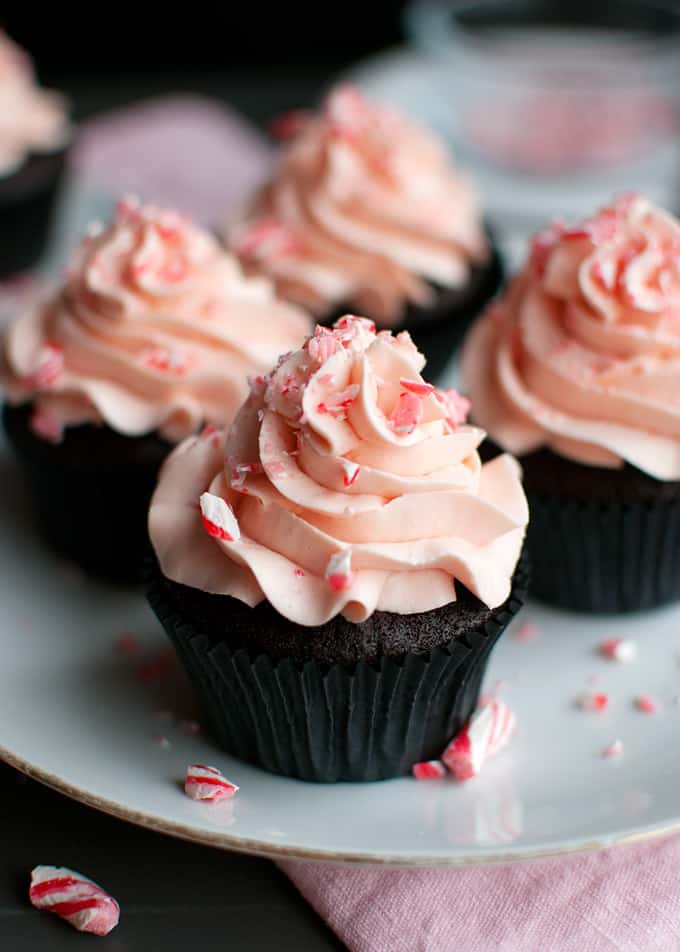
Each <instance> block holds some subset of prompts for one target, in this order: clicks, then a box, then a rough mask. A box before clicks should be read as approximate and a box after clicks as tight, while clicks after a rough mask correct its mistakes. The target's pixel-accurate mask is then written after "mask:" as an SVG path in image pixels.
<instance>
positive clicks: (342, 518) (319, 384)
mask: <svg viewBox="0 0 680 952" xmlns="http://www.w3.org/2000/svg"><path fill="white" fill-rule="evenodd" d="M423 365H424V358H423V357H422V355H421V354H420V353H419V352H418V351H417V350H416V348H415V346H414V345H413V342H412V341H411V338H410V337H409V335H408V334H407V333H406V332H402V333H401V334H398V335H397V336H396V337H393V336H392V335H391V334H390V333H389V332H388V331H382V332H380V333H378V334H376V332H375V328H374V325H373V324H372V322H370V321H367V320H365V319H364V318H356V317H352V316H347V317H345V318H342V319H341V320H340V321H338V322H337V323H336V324H335V326H334V329H333V330H332V331H331V330H328V329H326V328H323V327H317V329H316V331H315V333H314V334H313V336H312V337H310V338H309V339H308V340H307V342H306V343H305V345H304V346H303V347H302V348H301V349H299V350H297V351H295V352H293V353H292V354H289V355H286V356H285V357H283V358H282V359H281V360H280V361H279V363H278V364H277V366H276V368H275V369H274V370H273V371H272V372H271V373H270V374H268V375H267V376H266V377H265V378H259V379H257V380H255V381H253V385H252V390H251V393H250V395H249V397H248V399H247V400H246V401H245V403H244V404H243V406H242V408H241V410H240V411H239V413H238V415H237V417H236V419H235V421H234V423H233V424H232V426H231V427H230V429H229V431H228V432H217V433H214V432H210V433H207V434H204V435H202V436H195V437H191V438H190V439H188V440H186V441H185V442H184V443H182V444H181V445H180V446H179V447H178V448H177V449H176V450H175V451H174V452H173V453H172V455H171V456H170V457H169V458H168V460H167V461H166V463H165V464H164V467H163V470H162V472H161V476H160V480H159V484H158V487H157V490H156V493H155V495H154V498H153V500H152V504H151V509H150V515H149V530H150V535H151V539H152V541H153V544H154V546H155V550H156V553H157V555H158V558H159V561H160V565H161V569H162V571H163V573H164V575H165V576H166V577H168V578H170V579H173V580H175V581H177V582H181V583H183V584H185V585H189V586H192V587H194V588H198V589H201V590H203V591H206V592H212V593H217V594H220V595H231V596H233V597H235V598H238V599H240V600H241V601H243V602H245V603H246V604H247V605H250V606H254V605H256V604H258V603H259V602H261V601H262V600H264V599H267V600H268V601H269V602H270V603H271V604H272V605H273V606H274V608H276V610H277V611H278V612H279V613H280V614H282V615H284V616H285V617H287V618H289V619H290V620H292V621H294V622H296V623H299V624H301V625H307V626H312V625H320V624H323V623H324V622H326V621H328V620H329V619H330V618H332V617H334V616H335V615H337V614H342V615H344V616H345V618H347V619H348V620H350V621H352V622H362V621H364V620H365V619H366V618H368V617H369V616H370V615H371V614H372V613H373V612H374V611H391V612H398V613H402V614H409V613H413V612H422V611H427V610H430V609H434V608H437V607H440V606H442V605H445V604H448V603H450V602H452V601H455V599H456V587H455V586H456V583H457V582H459V583H461V584H463V585H464V586H465V587H466V588H468V589H469V590H470V591H471V592H473V593H474V594H475V595H477V596H478V597H479V598H480V599H481V601H482V602H484V603H485V604H486V605H488V606H489V607H497V606H498V605H500V604H501V603H502V602H503V601H505V599H506V598H507V597H508V595H509V592H510V587H511V579H512V576H513V573H514V570H515V567H516V564H517V561H518V558H519V554H520V550H521V547H522V542H523V537H524V532H525V527H526V524H527V518H528V513H527V505H526V500H525V498H524V494H523V491H522V488H521V477H520V472H519V467H518V465H517V463H516V462H515V460H514V459H512V458H511V457H510V456H500V457H498V458H497V459H496V460H494V461H493V462H491V463H487V464H486V465H484V466H482V465H481V462H480V458H479V455H478V453H477V447H478V446H479V444H480V442H481V440H482V439H483V437H484V433H483V431H482V430H480V429H478V428H476V427H473V426H468V425H466V424H465V423H464V419H465V415H466V413H467V410H468V405H467V401H466V400H464V399H463V398H462V397H460V396H459V395H458V394H457V393H456V392H455V391H446V392H444V391H440V390H437V389H436V388H434V387H432V386H431V385H429V384H427V383H426V382H425V380H424V379H423V377H422V376H421V371H422V369H423Z"/></svg>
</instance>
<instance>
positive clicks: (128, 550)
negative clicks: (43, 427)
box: [3, 404, 172, 582]
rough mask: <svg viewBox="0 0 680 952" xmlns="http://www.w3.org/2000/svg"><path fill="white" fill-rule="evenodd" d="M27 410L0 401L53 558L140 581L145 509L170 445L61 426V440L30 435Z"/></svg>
mask: <svg viewBox="0 0 680 952" xmlns="http://www.w3.org/2000/svg"><path fill="white" fill-rule="evenodd" d="M31 413H32V407H31V406H30V405H28V404H25V405H23V406H21V407H10V406H7V405H6V406H5V407H4V408H3V423H4V427H5V431H6V433H7V436H8V438H9V441H10V443H11V444H12V446H13V448H14V450H15V452H16V454H17V456H18V458H19V461H20V463H21V466H22V468H23V471H24V475H25V477H26V480H27V483H28V486H29V488H30V491H31V494H32V496H33V503H34V510H35V515H36V520H37V524H38V529H39V530H40V532H41V533H42V535H43V537H44V538H45V540H46V542H47V543H48V545H49V546H50V547H51V548H53V549H54V550H55V551H56V552H57V553H58V554H59V555H61V556H63V557H64V558H67V559H70V560H72V561H74V562H76V563H77V564H78V565H80V567H81V568H83V569H84V570H85V571H87V572H89V573H91V574H93V575H96V576H98V577H100V578H105V579H108V580H111V581H119V582H128V581H130V582H135V581H140V579H141V570H142V565H143V564H144V562H145V560H146V559H148V555H149V551H150V544H149V540H148V533H147V529H146V522H147V512H148V507H149V502H150V499H151V495H152V493H153V490H154V488H155V486H156V480H157V477H158V471H159V469H160V466H161V463H162V462H163V459H164V458H165V457H166V456H167V454H168V453H169V452H170V450H171V449H172V447H171V446H170V444H169V443H166V441H165V440H162V439H161V438H160V437H159V436H157V435H156V434H150V435H148V436H142V437H128V436H123V435H121V434H119V433H116V432H114V431H113V430H111V429H110V428H109V427H106V426H92V425H89V424H86V425H83V426H76V427H68V428H67V429H66V431H65V433H64V438H63V440H62V442H61V443H57V444H54V443H50V442H48V441H47V440H43V439H40V438H39V437H37V436H35V435H34V434H33V433H32V432H31V429H30V426H29V421H30V416H31Z"/></svg>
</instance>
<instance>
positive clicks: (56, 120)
mask: <svg viewBox="0 0 680 952" xmlns="http://www.w3.org/2000/svg"><path fill="white" fill-rule="evenodd" d="M70 138H71V127H70V124H69V119H68V107H67V103H66V100H65V99H64V97H63V96H61V95H60V94H59V93H55V92H52V91H50V90H45V89H42V88H41V87H40V86H39V85H38V84H37V80H36V77H35V73H34V71H33V66H32V63H31V60H30V58H29V57H28V55H27V54H26V53H25V52H24V51H23V50H22V49H20V48H19V47H18V46H17V45H16V44H15V43H13V42H12V41H11V40H10V38H9V37H8V36H7V34H6V33H4V32H3V31H2V30H0V278H2V277H7V276H9V275H12V274H16V273H18V272H20V271H23V270H25V269H27V268H30V267H31V266H32V265H34V264H35V263H36V262H37V261H38V259H39V258H40V256H41V254H42V253H43V251H44V249H45V246H46V243H47V238H48V236H49V228H50V224H51V220H52V212H53V209H54V205H55V200H56V197H57V194H58V190H59V185H60V182H61V180H62V178H63V174H64V170H65V166H66V152H67V146H68V143H69V140H70Z"/></svg>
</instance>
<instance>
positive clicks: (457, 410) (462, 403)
mask: <svg viewBox="0 0 680 952" xmlns="http://www.w3.org/2000/svg"><path fill="white" fill-rule="evenodd" d="M433 394H434V396H435V397H436V399H437V400H438V401H439V403H440V404H441V405H442V407H443V408H444V412H445V413H446V422H447V423H448V424H449V426H450V428H451V429H452V430H454V431H455V430H457V429H458V427H459V426H460V424H461V423H465V421H466V420H467V417H468V413H469V412H470V401H469V400H468V399H467V397H463V396H461V395H460V394H459V393H458V391H457V390H454V388H453V387H449V389H448V390H437V389H436V388H435V390H434V391H433Z"/></svg>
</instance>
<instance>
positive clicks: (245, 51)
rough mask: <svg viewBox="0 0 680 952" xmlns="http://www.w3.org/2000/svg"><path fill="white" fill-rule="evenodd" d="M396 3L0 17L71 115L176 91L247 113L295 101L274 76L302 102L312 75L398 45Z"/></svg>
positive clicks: (5, 13)
mask: <svg viewBox="0 0 680 952" xmlns="http://www.w3.org/2000/svg"><path fill="white" fill-rule="evenodd" d="M404 6H405V0H363V2H358V0H347V2H342V3H339V4H326V3H319V4H291V3H282V2H272V3H266V4H254V3H250V2H248V0H241V2H239V3H230V2H229V0H221V2H200V0H199V2H198V3H194V4H191V3H187V4H178V5H176V6H175V5H172V6H171V5H170V4H167V5H166V4H163V5H162V6H161V4H153V3H150V4H149V3H147V4H145V3H137V4H133V3H129V2H126V0H122V2H120V3H116V4H112V5H108V4H104V5H103V6H96V5H95V6H94V7H89V8H88V7H81V5H80V4H75V3H68V2H66V3H57V4H44V5H42V4H41V5H40V7H38V8H37V7H36V6H35V5H33V4H26V3H25V2H18V0H5V2H4V3H3V4H2V12H0V24H2V25H3V26H4V28H5V29H6V30H7V32H8V33H9V34H10V36H12V37H13V38H14V39H15V40H16V41H17V42H18V43H20V44H21V45H22V46H24V47H25V48H26V49H27V50H28V51H29V52H30V53H31V54H32V56H33V57H34V60H35V62H36V65H37V68H38V72H39V75H40V78H41V80H42V81H43V82H44V83H45V84H47V85H51V86H55V87H57V88H60V89H63V90H65V91H66V92H67V93H68V94H69V95H70V96H71V97H72V99H73V104H74V109H75V114H76V117H77V118H82V117H83V116H85V115H88V114H90V113H91V112H93V111H96V110H97V109H99V108H106V107H108V106H112V105H118V104H122V103H124V102H128V101H130V100H131V99H134V98H137V97H138V96H140V95H151V94H156V93H162V92H171V91H177V90H183V91H194V92H204V93H207V94H210V95H216V96H219V97H220V98H224V99H233V98H234V97H236V99H237V103H236V104H237V105H242V108H245V109H246V111H247V112H249V113H251V114H253V112H255V113H257V112H258V111H262V112H264V111H265V109H264V107H262V109H261V110H258V108H257V104H258V102H264V101H267V103H268V106H269V107H270V110H275V109H278V108H283V107H285V106H293V105H297V104H298V103H297V102H293V101H291V100H290V98H289V100H288V102H285V103H284V102H280V101H279V100H280V97H279V95H278V94H277V87H278V86H279V84H280V83H281V79H282V77H285V79H286V81H287V92H288V96H289V97H290V94H291V92H293V93H295V92H297V90H298V89H299V98H300V99H302V100H306V99H308V98H309V96H310V95H311V94H312V91H313V90H315V89H316V86H317V85H318V83H319V82H321V80H322V78H327V79H330V78H331V77H332V76H333V74H334V73H335V72H337V71H338V70H339V69H341V68H342V67H343V66H345V65H347V64H349V63H351V62H352V61H354V60H356V59H359V58H361V57H362V56H365V55H366V54H368V53H371V52H373V51H375V50H378V49H381V48H383V47H385V46H389V45H393V44H395V43H398V42H400V40H401V39H402V38H403V30H402V10H403V7H404ZM244 80H247V81H248V84H249V85H250V86H251V93H250V98H251V99H252V103H251V102H250V101H246V102H245V103H242V102H241V100H242V99H243V97H244V96H245V98H246V99H248V93H247V91H246V92H245V93H244V91H243V89H242V86H243V83H244ZM253 92H254V95H253ZM265 94H267V95H265ZM300 104H301V105H305V104H306V102H301V103H300ZM255 117H256V118H260V117H259V116H257V115H256V116H255Z"/></svg>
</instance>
